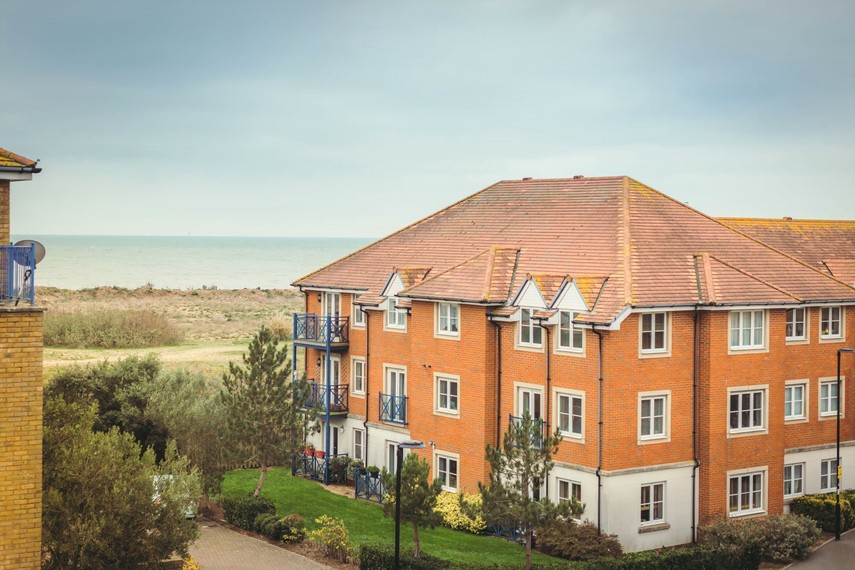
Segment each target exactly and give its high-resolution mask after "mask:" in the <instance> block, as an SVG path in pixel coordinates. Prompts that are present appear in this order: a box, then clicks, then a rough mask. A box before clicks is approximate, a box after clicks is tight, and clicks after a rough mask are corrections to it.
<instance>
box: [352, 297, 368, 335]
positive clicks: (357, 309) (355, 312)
mask: <svg viewBox="0 0 855 570" xmlns="http://www.w3.org/2000/svg"><path fill="white" fill-rule="evenodd" d="M353 298H354V299H355V298H356V295H353ZM350 320H351V321H352V322H353V326H355V327H364V326H365V313H363V312H362V307H361V306H360V305H354V304H353V302H351V303H350Z"/></svg>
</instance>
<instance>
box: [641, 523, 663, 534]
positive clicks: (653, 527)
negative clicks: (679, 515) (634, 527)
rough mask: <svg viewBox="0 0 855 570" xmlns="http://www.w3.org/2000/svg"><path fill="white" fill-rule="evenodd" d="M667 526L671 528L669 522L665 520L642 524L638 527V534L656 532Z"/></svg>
mask: <svg viewBox="0 0 855 570" xmlns="http://www.w3.org/2000/svg"><path fill="white" fill-rule="evenodd" d="M669 528H671V523H667V522H660V523H649V524H643V525H642V526H640V527H638V534H645V533H648V532H657V531H660V530H668V529H669Z"/></svg>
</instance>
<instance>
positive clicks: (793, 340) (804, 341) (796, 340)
mask: <svg viewBox="0 0 855 570" xmlns="http://www.w3.org/2000/svg"><path fill="white" fill-rule="evenodd" d="M784 343H785V344H786V345H787V346H790V345H794V344H795V345H797V344H810V339H808V338H785V339H784Z"/></svg>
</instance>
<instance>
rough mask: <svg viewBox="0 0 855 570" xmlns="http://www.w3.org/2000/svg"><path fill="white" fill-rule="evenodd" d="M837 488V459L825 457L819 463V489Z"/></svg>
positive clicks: (829, 489) (830, 489)
mask: <svg viewBox="0 0 855 570" xmlns="http://www.w3.org/2000/svg"><path fill="white" fill-rule="evenodd" d="M835 489H837V459H823V460H822V462H820V464H819V490H820V491H832V490H835Z"/></svg>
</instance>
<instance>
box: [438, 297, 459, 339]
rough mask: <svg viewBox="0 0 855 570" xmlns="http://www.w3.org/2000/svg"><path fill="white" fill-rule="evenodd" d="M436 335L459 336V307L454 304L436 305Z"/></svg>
mask: <svg viewBox="0 0 855 570" xmlns="http://www.w3.org/2000/svg"><path fill="white" fill-rule="evenodd" d="M436 334H439V335H443V336H458V335H459V334H460V306H459V305H456V304H454V303H438V304H437V309H436Z"/></svg>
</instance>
